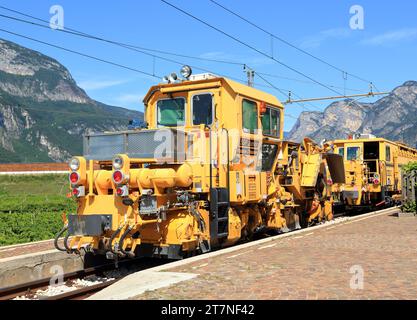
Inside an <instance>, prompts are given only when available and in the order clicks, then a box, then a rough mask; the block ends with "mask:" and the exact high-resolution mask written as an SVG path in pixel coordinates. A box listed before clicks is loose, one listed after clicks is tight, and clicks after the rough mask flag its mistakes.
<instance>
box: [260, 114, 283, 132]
mask: <svg viewBox="0 0 417 320" xmlns="http://www.w3.org/2000/svg"><path fill="white" fill-rule="evenodd" d="M280 125H281V112H280V111H279V110H277V109H272V108H267V109H266V113H265V114H264V115H263V116H262V130H263V134H264V135H271V136H275V137H279V136H280Z"/></svg>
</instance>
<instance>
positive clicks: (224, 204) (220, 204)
mask: <svg viewBox="0 0 417 320" xmlns="http://www.w3.org/2000/svg"><path fill="white" fill-rule="evenodd" d="M229 204H230V203H229V202H217V205H218V206H219V207H220V206H228V205H229Z"/></svg>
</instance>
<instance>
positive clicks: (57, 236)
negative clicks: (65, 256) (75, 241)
mask: <svg viewBox="0 0 417 320" xmlns="http://www.w3.org/2000/svg"><path fill="white" fill-rule="evenodd" d="M67 230H68V225H65V226H64V227H63V228H62V229H61V231H59V232H58V233H57V234H56V236H55V239H54V246H55V248H56V249H57V250H59V251H65V252H66V251H67V245H66V239H67V236H66V237H65V239H64V246H65V249H64V248H61V247H60V246H59V245H58V240H59V238H61V236H62V235H63V234H64V232H65V231H67Z"/></svg>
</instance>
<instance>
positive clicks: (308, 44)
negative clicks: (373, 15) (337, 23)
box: [300, 28, 351, 49]
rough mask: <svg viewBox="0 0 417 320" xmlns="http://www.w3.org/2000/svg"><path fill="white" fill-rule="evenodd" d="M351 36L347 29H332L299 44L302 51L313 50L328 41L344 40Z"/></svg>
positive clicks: (307, 38)
mask: <svg viewBox="0 0 417 320" xmlns="http://www.w3.org/2000/svg"><path fill="white" fill-rule="evenodd" d="M350 35H351V30H350V29H347V28H334V29H328V30H323V31H320V32H319V33H317V34H315V35H312V36H309V37H306V38H304V39H303V41H302V42H301V44H300V47H301V48H303V49H314V48H318V47H320V46H321V45H322V44H323V43H324V42H325V41H327V40H329V39H345V38H347V37H349V36H350Z"/></svg>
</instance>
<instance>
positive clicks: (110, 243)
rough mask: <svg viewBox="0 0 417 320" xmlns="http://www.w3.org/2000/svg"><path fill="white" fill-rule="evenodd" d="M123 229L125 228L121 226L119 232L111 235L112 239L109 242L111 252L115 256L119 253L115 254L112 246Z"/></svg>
mask: <svg viewBox="0 0 417 320" xmlns="http://www.w3.org/2000/svg"><path fill="white" fill-rule="evenodd" d="M122 228H123V226H121V227H119V228H117V230H116V231H115V232H114V233H113V234H112V235H111V237H110V242H109V251H110V252H111V253H113V254H116V255H117V253H116V252H114V250H113V246H112V243H113V240H114V238H116V237H117V236H118V235H119V233H120V231H121V230H122Z"/></svg>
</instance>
